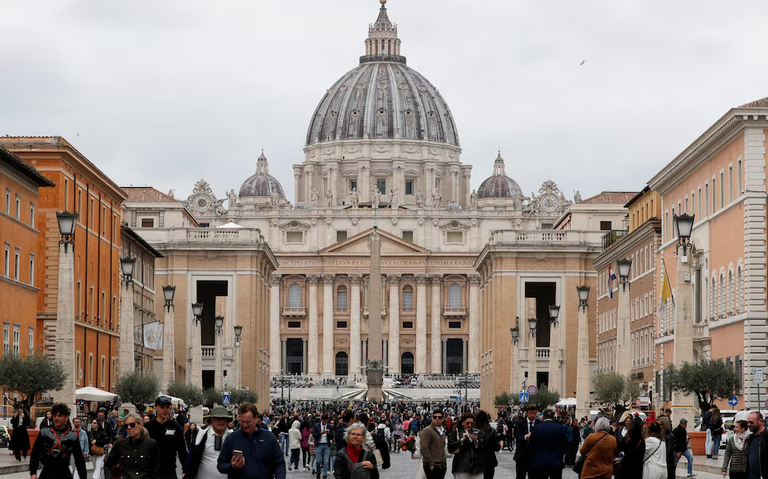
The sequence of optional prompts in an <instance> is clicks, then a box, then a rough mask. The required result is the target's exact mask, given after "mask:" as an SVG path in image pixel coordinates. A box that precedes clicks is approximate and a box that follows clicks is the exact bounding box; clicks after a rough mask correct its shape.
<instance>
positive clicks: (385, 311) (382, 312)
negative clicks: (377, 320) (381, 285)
mask: <svg viewBox="0 0 768 479" xmlns="http://www.w3.org/2000/svg"><path fill="white" fill-rule="evenodd" d="M363 316H365V317H366V318H367V317H368V306H365V307H364V308H363ZM386 316H387V308H385V307H383V306H382V308H381V317H382V318H384V317H386Z"/></svg>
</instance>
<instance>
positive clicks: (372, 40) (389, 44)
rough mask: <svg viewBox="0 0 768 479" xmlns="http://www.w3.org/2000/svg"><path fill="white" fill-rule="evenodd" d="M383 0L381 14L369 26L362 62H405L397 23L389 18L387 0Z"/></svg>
mask: <svg viewBox="0 0 768 479" xmlns="http://www.w3.org/2000/svg"><path fill="white" fill-rule="evenodd" d="M380 1H381V8H380V9H379V16H378V18H376V21H375V22H374V23H371V24H370V25H369V26H368V38H367V39H366V40H365V55H364V56H362V57H360V63H367V62H375V61H389V62H398V63H405V57H404V56H401V55H400V39H399V38H397V24H394V23H392V22H391V21H390V20H389V15H388V14H387V5H386V4H387V1H386V0H380Z"/></svg>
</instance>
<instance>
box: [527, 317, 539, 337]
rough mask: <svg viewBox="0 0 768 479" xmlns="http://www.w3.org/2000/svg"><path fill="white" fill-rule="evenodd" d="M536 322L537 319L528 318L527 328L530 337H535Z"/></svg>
mask: <svg viewBox="0 0 768 479" xmlns="http://www.w3.org/2000/svg"><path fill="white" fill-rule="evenodd" d="M538 322H539V319H538V318H528V327H529V328H530V329H531V336H536V324H537V323H538Z"/></svg>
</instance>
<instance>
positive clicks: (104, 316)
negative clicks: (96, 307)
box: [99, 291, 107, 322]
mask: <svg viewBox="0 0 768 479" xmlns="http://www.w3.org/2000/svg"><path fill="white" fill-rule="evenodd" d="M104 319H107V293H106V292H104V291H102V292H101V316H100V317H99V322H101V321H102V320H104Z"/></svg>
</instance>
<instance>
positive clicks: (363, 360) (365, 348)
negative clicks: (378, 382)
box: [361, 338, 368, 371]
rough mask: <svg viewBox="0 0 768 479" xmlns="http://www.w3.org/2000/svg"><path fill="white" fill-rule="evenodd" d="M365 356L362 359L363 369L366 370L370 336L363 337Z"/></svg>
mask: <svg viewBox="0 0 768 479" xmlns="http://www.w3.org/2000/svg"><path fill="white" fill-rule="evenodd" d="M362 348H363V357H362V359H361V362H362V366H363V371H365V366H366V362H367V361H368V338H363V344H362Z"/></svg>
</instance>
